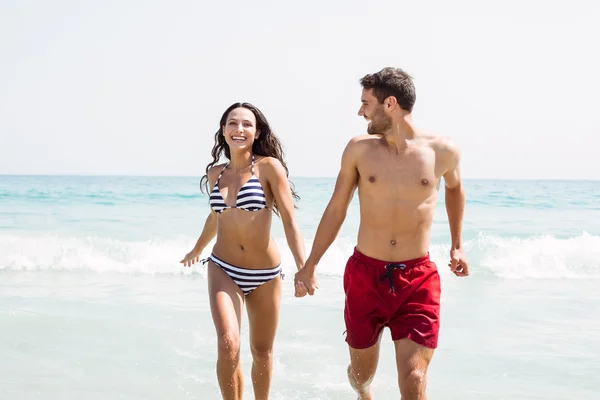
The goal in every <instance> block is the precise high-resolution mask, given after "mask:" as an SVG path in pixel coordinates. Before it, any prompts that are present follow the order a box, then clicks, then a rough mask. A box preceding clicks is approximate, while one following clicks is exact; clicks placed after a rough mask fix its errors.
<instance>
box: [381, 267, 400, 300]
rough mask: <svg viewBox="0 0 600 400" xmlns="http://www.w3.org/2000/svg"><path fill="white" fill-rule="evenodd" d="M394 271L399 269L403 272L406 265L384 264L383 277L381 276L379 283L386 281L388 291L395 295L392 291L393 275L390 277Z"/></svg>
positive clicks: (393, 290)
mask: <svg viewBox="0 0 600 400" xmlns="http://www.w3.org/2000/svg"><path fill="white" fill-rule="evenodd" d="M395 269H399V270H402V271H404V270H405V269H406V264H402V263H390V264H386V265H385V272H384V273H383V275H381V279H380V280H381V282H383V281H385V280H386V279H387V280H389V281H390V289H391V290H392V293H394V294H395V293H396V291H395V289H394V280H393V275H392V271H393V270H395Z"/></svg>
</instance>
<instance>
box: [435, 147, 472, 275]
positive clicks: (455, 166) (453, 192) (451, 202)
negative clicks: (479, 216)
mask: <svg viewBox="0 0 600 400" xmlns="http://www.w3.org/2000/svg"><path fill="white" fill-rule="evenodd" d="M440 156H441V157H442V158H443V161H444V162H443V164H444V165H445V166H446V168H445V172H444V174H443V177H444V184H445V197H446V212H447V213H448V223H449V225H450V237H451V241H452V244H451V247H450V265H449V266H450V269H451V270H452V272H454V274H455V275H457V276H467V275H469V267H468V261H467V258H466V256H465V255H464V253H463V248H462V245H463V244H462V228H463V217H464V212H465V191H464V188H463V184H462V178H461V175H460V156H461V154H460V149H459V148H458V146H456V144H454V143H453V142H452V141H451V140H450V139H443V140H442V143H441V146H440Z"/></svg>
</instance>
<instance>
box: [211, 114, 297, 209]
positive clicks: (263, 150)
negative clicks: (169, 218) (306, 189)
mask: <svg viewBox="0 0 600 400" xmlns="http://www.w3.org/2000/svg"><path fill="white" fill-rule="evenodd" d="M240 107H243V108H247V109H248V110H250V111H252V113H253V114H254V117H255V118H256V130H257V131H260V134H259V135H258V138H256V139H255V140H254V143H253V144H252V152H253V153H254V154H256V155H259V156H263V157H273V158H276V159H278V160H279V162H281V165H283V168H284V169H285V175H286V176H288V177H289V171H288V167H287V165H286V164H285V161H284V159H283V156H284V152H283V148H282V146H281V142H280V141H279V138H278V137H277V136H276V135H275V133H274V132H273V131H272V130H271V127H270V126H269V122H268V121H267V118H266V117H265V116H264V114H263V113H262V112H261V111H260V110H259V109H258V108H256V107H255V106H254V105H252V104H250V103H234V104H232V105H230V106H229V108H227V110H225V112H224V113H223V116H222V117H221V121H220V122H219V130H218V131H217V133H215V145H214V146H213V148H212V151H211V155H212V157H213V160H212V161H211V162H210V163H209V164H208V165H207V166H206V171H205V174H204V176H203V177H202V179H200V190H201V191H202V192H205V193H206V194H210V191H211V189H210V188H209V187H208V171H209V170H210V169H211V168H212V167H213V166H214V165H215V164H216V163H218V162H219V160H220V159H221V155H222V154H223V152H224V153H225V157H227V159H228V160H231V152H230V149H229V145H228V144H227V142H226V141H225V136H224V135H223V126H224V125H225V123H226V122H227V117H228V116H229V113H230V112H231V111H232V110H234V109H236V108H240ZM290 189H291V191H292V197H293V198H294V199H296V200H299V199H300V196H298V194H297V193H296V191H295V190H294V185H293V184H292V183H291V182H290ZM294 207H295V206H294ZM274 211H275V214H277V215H279V210H278V209H277V204H275V207H274Z"/></svg>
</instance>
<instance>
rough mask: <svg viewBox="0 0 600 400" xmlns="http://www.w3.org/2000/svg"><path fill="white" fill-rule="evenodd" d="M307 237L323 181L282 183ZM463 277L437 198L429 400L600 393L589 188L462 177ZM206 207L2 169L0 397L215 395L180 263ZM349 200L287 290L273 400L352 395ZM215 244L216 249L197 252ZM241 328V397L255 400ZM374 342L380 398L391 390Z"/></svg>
mask: <svg viewBox="0 0 600 400" xmlns="http://www.w3.org/2000/svg"><path fill="white" fill-rule="evenodd" d="M293 181H294V183H295V185H296V189H297V190H298V192H299V194H300V196H301V197H302V199H301V201H300V202H299V203H298V205H299V209H298V210H297V219H298V222H299V225H300V228H301V230H302V233H303V235H304V237H305V241H306V247H307V250H309V249H310V245H311V242H312V239H313V236H314V233H315V230H316V227H317V224H318V222H319V219H320V217H321V213H322V212H323V210H324V209H325V206H326V204H327V201H328V199H329V196H330V194H331V192H332V190H333V185H334V180H333V179H308V178H296V179H293ZM465 185H466V193H467V208H466V215H465V223H464V241H465V248H466V250H467V254H468V256H469V259H470V261H471V271H472V273H471V276H470V277H468V278H457V277H455V276H453V275H452V274H450V272H449V271H448V269H447V267H446V264H447V257H448V249H449V231H448V226H447V218H446V214H445V208H444V202H443V193H442V194H441V196H440V201H439V203H438V207H437V210H436V215H435V221H434V224H433V228H432V237H433V242H432V248H431V254H432V257H433V259H434V261H436V262H437V263H438V266H439V268H440V274H441V276H442V328H441V332H440V343H439V348H438V350H437V351H436V353H435V356H434V358H433V361H432V363H431V366H430V369H429V379H428V380H429V384H428V394H429V398H430V399H434V400H435V399H461V400H465V399H544V400H550V399H598V398H600V380H599V379H598V374H599V373H600V311H599V307H598V304H599V303H600V290H599V289H598V285H599V284H600V182H567V181H491V180H490V181H466V182H465ZM207 213H208V206H207V201H206V197H204V196H203V195H201V194H200V192H199V190H198V178H193V177H189V178H187V177H185V178H184V177H181V178H174V177H157V178H146V177H144V178H142V177H66V176H60V177H48V176H35V177H34V176H31V177H27V176H0V399H7V400H8V399H49V400H50V399H52V400H54V399H61V400H62V399H75V398H82V399H89V400H92V399H166V398H168V399H207V400H208V399H219V398H220V396H219V389H218V386H217V383H216V375H215V360H216V338H215V333H214V327H213V325H212V320H211V317H210V310H209V307H208V298H207V290H206V271H205V267H204V266H197V267H195V268H191V269H184V268H183V267H181V266H180V264H179V263H178V261H179V260H180V259H181V258H182V257H183V255H184V254H185V253H186V252H187V251H189V250H190V249H191V247H192V246H193V244H194V243H195V241H196V239H197V237H198V235H199V234H200V231H201V228H202V224H203V222H204V219H205V217H206V215H207ZM358 222H359V221H358V203H357V198H356V197H355V199H354V200H353V202H352V204H351V207H350V210H349V212H348V216H347V219H346V222H345V223H344V226H343V227H342V230H341V232H340V234H339V236H338V238H337V240H336V241H335V242H334V244H333V245H332V247H331V248H330V250H329V251H328V252H327V253H326V255H325V257H324V258H323V260H322V262H321V264H320V266H319V270H318V277H319V280H320V289H319V290H318V292H317V294H316V295H315V296H314V297H310V298H308V297H307V298H303V299H296V298H295V297H294V296H293V279H292V274H293V270H294V266H293V262H292V256H291V253H290V252H289V250H288V249H287V246H286V243H285V240H284V235H283V230H282V227H281V222H280V221H279V219H277V218H276V217H274V220H273V226H274V229H273V237H274V238H275V239H276V241H277V242H278V244H279V245H280V249H281V251H282V253H283V266H284V269H285V272H287V278H286V279H285V280H284V298H283V305H282V313H281V319H280V324H279V330H278V334H277V338H276V343H275V349H274V352H275V354H274V357H275V370H274V377H273V386H272V399H276V400H283V399H290V400H291V399H317V400H318V399H323V400H324V399H351V398H354V397H353V396H352V391H351V389H350V386H349V385H348V383H347V381H346V376H345V370H346V365H347V364H348V353H347V347H346V344H345V342H344V337H343V335H342V333H343V331H344V323H343V314H342V310H343V292H342V282H341V277H342V273H343V268H344V265H345V262H346V259H347V258H348V256H349V255H350V253H351V251H352V248H353V246H354V243H355V235H356V229H357V227H358ZM209 252H210V246H209V247H208V248H207V249H206V251H205V253H204V254H205V255H207V254H208V253H209ZM250 365H251V358H250V352H249V348H248V326H247V319H246V317H244V320H243V327H242V368H243V371H244V373H245V376H246V380H245V388H246V396H245V398H248V399H250V398H253V395H252V394H251V393H252V392H251V382H250V379H249V371H250ZM396 382H397V379H396V371H395V362H394V351H393V344H392V342H391V340H390V338H389V331H386V332H385V333H384V336H383V343H382V352H381V358H380V364H379V369H378V372H377V375H376V378H375V381H374V383H373V388H374V393H375V395H376V398H377V399H393V398H399V394H398V389H397V384H396Z"/></svg>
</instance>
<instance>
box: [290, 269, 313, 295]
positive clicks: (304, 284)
mask: <svg viewBox="0 0 600 400" xmlns="http://www.w3.org/2000/svg"><path fill="white" fill-rule="evenodd" d="M311 271H314V268H311V269H308V268H306V266H305V267H304V268H302V269H301V270H300V271H298V272H296V275H295V276H294V288H295V289H296V293H295V296H296V297H304V296H306V294H307V293H308V294H309V295H311V296H312V295H313V294H315V290H316V289H318V288H319V283H318V282H317V278H315V273H314V272H311Z"/></svg>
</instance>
